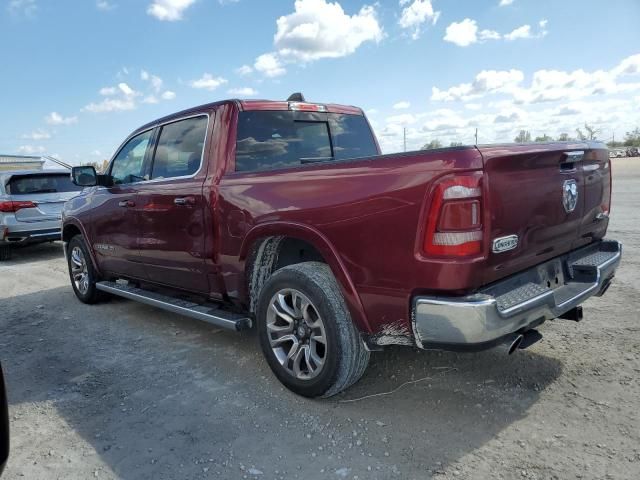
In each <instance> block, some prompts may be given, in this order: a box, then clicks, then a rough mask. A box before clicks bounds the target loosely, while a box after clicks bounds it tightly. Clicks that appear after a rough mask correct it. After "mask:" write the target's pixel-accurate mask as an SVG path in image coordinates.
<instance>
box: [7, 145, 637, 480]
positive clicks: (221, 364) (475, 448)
mask: <svg viewBox="0 0 640 480" xmlns="http://www.w3.org/2000/svg"><path fill="white" fill-rule="evenodd" d="M614 173H615V185H614V192H615V193H614V203H613V218H612V222H611V226H610V230H609V236H610V237H611V238H616V239H619V240H621V241H623V242H624V244H625V256H624V259H623V265H622V267H621V268H620V270H619V273H618V276H617V278H616V281H615V282H614V285H613V286H612V287H611V289H610V290H609V292H608V293H607V295H605V296H604V297H603V298H599V299H592V300H589V301H588V302H587V303H586V304H585V320H584V321H583V322H582V323H580V324H575V323H572V322H568V321H555V322H549V323H547V324H545V325H544V326H543V327H542V328H541V331H542V333H543V334H544V339H543V341H542V342H540V343H538V344H536V345H534V346H533V347H531V348H530V349H528V350H526V351H522V352H518V353H517V354H515V355H512V356H510V357H509V356H507V355H505V354H504V353H503V352H500V351H498V350H493V351H489V352H483V353H478V354H455V353H442V352H422V351H418V350H415V349H411V348H406V347H398V348H390V349H389V350H386V351H385V352H380V353H375V354H374V355H373V356H372V362H371V365H370V367H369V370H368V371H367V373H366V374H365V376H364V378H363V379H362V380H361V381H360V382H359V383H358V384H356V385H355V386H354V387H352V388H351V389H350V390H348V391H347V392H346V393H344V394H342V395H340V396H337V397H333V398H331V399H329V400H318V401H313V400H306V399H303V398H300V397H297V396H295V395H293V394H291V393H290V392H288V391H287V390H285V389H284V388H283V387H281V386H280V384H279V383H278V382H277V380H276V379H275V378H274V377H273V376H272V374H271V372H270V371H269V369H268V367H267V365H266V363H265V361H264V360H263V359H262V355H261V353H260V351H259V347H258V342H257V338H256V336H255V335H254V334H253V333H246V334H236V333H231V332H226V331H221V330H217V329H213V328H212V327H211V326H209V325H207V324H203V323H199V322H197V321H194V320H190V319H187V318H182V317H177V316H175V315H171V314H168V313H164V312H161V311H159V310H156V309H153V308H151V307H146V306H144V305H139V304H136V303H133V302H129V301H125V300H120V299H113V300H110V301H109V302H108V303H105V304H102V305H99V306H86V305H83V304H81V303H79V302H78V301H77V300H76V299H75V297H74V295H73V292H72V290H71V287H70V286H69V284H68V283H69V282H68V278H67V274H66V266H65V264H64V260H63V258H62V256H61V247H60V245H58V244H56V245H43V246H40V247H36V248H31V249H25V250H23V251H20V252H19V253H18V255H16V257H15V259H14V260H12V261H11V262H6V263H4V264H2V265H1V266H0V306H1V310H0V311H1V312H2V317H1V318H0V332H2V334H1V335H0V356H1V358H2V363H3V366H4V368H5V375H6V379H7V383H8V391H9V401H10V419H11V424H12V432H11V433H12V454H11V458H10V461H9V465H8V466H7V470H6V471H5V478H8V479H14V478H27V479H54V478H61V479H86V478H153V479H177V478H180V479H191V478H194V479H195V478H216V479H236V478H248V479H254V478H255V479H272V478H274V479H275V478H282V479H285V478H286V479H292V478H293V479H296V478H300V479H303V478H304V479H324V478H327V479H341V478H349V479H356V478H357V479H369V478H371V479H387V478H402V479H423V478H430V477H435V478H449V477H455V478H461V479H465V478H510V479H512V478H518V479H532V478H540V479H542V478H544V479H547V478H558V479H570V478H616V479H637V478H640V418H639V413H638V410H639V409H638V407H639V406H640V395H639V394H640V388H639V386H638V378H639V376H638V374H639V372H640V323H639V322H638V320H639V316H640V315H639V309H638V304H637V299H638V294H639V291H638V284H639V283H640V235H639V233H640V209H639V208H638V206H639V205H640V159H633V158H632V159H615V160H614ZM404 382H415V383H411V384H408V385H404V386H403V387H402V388H400V389H398V390H396V391H395V392H394V393H391V394H388V395H378V396H373V397H368V398H363V397H366V396H370V395H374V394H378V393H382V392H388V391H391V390H394V389H397V388H398V387H400V386H402V385H403V384H404Z"/></svg>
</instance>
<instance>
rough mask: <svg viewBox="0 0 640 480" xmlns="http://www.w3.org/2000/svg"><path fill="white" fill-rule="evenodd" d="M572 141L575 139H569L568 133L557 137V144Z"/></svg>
mask: <svg viewBox="0 0 640 480" xmlns="http://www.w3.org/2000/svg"><path fill="white" fill-rule="evenodd" d="M572 140H575V139H573V138H571V137H570V136H569V134H568V133H561V134H560V135H558V141H559V142H570V141H572Z"/></svg>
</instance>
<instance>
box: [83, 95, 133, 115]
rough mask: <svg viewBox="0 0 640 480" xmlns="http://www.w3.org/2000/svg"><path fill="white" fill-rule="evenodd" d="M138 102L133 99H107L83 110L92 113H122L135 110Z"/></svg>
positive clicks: (91, 104) (89, 105)
mask: <svg viewBox="0 0 640 480" xmlns="http://www.w3.org/2000/svg"><path fill="white" fill-rule="evenodd" d="M135 108H136V102H135V100H134V99H133V97H127V98H105V99H104V100H103V101H102V102H98V103H90V104H88V105H86V106H85V107H84V108H83V110H84V111H87V112H92V113H103V112H120V111H126V110H135Z"/></svg>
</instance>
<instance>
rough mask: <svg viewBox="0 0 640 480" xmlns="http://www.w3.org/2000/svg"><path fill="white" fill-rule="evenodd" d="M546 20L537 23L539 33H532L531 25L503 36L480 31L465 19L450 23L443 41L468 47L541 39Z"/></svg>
mask: <svg viewBox="0 0 640 480" xmlns="http://www.w3.org/2000/svg"><path fill="white" fill-rule="evenodd" d="M547 23H548V22H547V20H546V19H543V20H540V21H539V22H538V27H539V31H538V32H534V31H533V29H532V28H531V25H522V26H520V27H518V28H515V29H513V30H512V31H511V32H509V33H505V34H504V35H503V34H501V33H500V32H497V31H495V30H490V29H483V30H480V29H479V27H478V23H477V22H476V21H475V20H472V19H471V18H465V19H464V20H462V21H461V22H452V23H451V24H450V25H449V26H448V27H447V30H446V33H445V36H444V40H445V41H447V42H451V43H454V44H456V45H458V46H459V47H468V46H469V45H473V44H474V43H478V42H484V41H487V40H500V39H505V40H516V39H524V38H542V37H544V36H545V35H546V34H547V33H548V32H547Z"/></svg>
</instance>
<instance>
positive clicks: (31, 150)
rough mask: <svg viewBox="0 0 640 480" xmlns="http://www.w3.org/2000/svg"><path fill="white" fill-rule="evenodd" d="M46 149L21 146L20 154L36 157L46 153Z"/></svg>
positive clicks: (37, 146)
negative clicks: (38, 154)
mask: <svg viewBox="0 0 640 480" xmlns="http://www.w3.org/2000/svg"><path fill="white" fill-rule="evenodd" d="M44 151H45V148H44V147H43V146H42V145H21V146H19V147H18V152H19V153H24V154H25V155H35V154H37V153H44Z"/></svg>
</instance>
